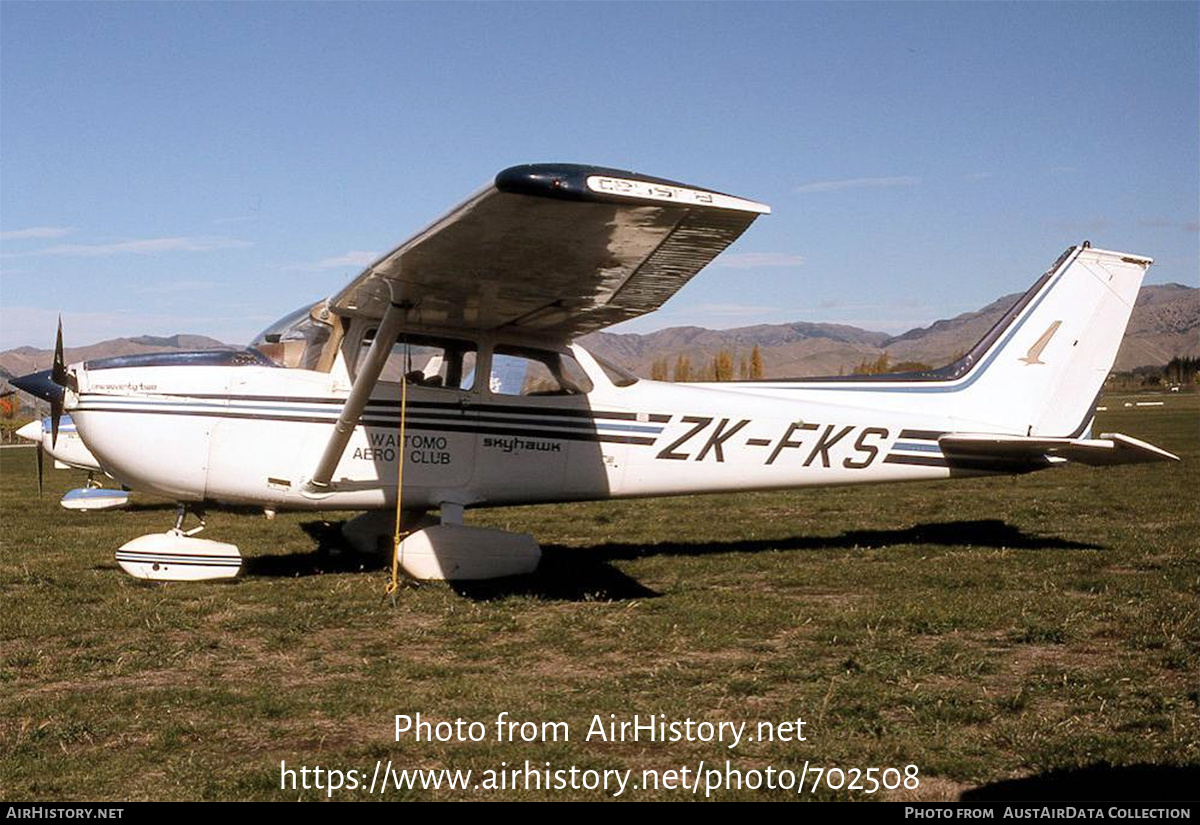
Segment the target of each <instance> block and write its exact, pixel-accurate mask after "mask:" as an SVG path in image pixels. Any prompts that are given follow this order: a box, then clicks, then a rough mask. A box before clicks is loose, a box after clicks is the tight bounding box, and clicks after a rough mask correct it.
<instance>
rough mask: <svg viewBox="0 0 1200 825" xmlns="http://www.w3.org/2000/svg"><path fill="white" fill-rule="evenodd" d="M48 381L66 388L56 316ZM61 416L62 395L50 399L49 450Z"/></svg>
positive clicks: (60, 332)
mask: <svg viewBox="0 0 1200 825" xmlns="http://www.w3.org/2000/svg"><path fill="white" fill-rule="evenodd" d="M50 380H52V381H53V382H54V383H55V384H58V386H60V387H66V386H67V365H66V364H65V363H63V344H62V316H61V315H59V316H58V334H57V335H55V336H54V367H53V368H52V370H51V372H50ZM62 414H63V394H62V393H58V394H57V395H55V396H54V397H53V398H51V399H50V449H54V448H55V447H56V446H58V421H59V419H60V418H62Z"/></svg>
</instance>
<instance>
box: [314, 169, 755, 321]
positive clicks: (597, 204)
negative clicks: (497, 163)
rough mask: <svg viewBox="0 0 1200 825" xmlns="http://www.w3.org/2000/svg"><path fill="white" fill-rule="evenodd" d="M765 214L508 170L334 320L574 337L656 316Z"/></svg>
mask: <svg viewBox="0 0 1200 825" xmlns="http://www.w3.org/2000/svg"><path fill="white" fill-rule="evenodd" d="M769 212H770V207H768V206H765V205H763V204H760V203H755V202H753V201H749V200H744V199H742V198H736V197H733V196H731V195H724V194H721V193H718V192H710V191H707V190H703V189H698V188H696V187H692V186H688V185H686V184H681V183H675V182H673V181H667V180H662V179H660V178H651V177H646V176H644V175H638V174H636V173H633V172H624V171H620V170H616V169H605V168H600V167H595V166H580V165H573V164H536V165H525V166H514V167H512V168H510V169H506V170H504V171H503V172H501V173H500V174H498V175H497V176H496V179H495V180H494V181H493V182H492V184H491V185H489V186H487V187H485V188H484V189H482V190H481V191H479V192H478V193H476V194H475V195H474V196H472V197H471V198H469V199H468V200H467V201H465V202H464V203H462V204H461V205H459V206H458V207H456V208H454V209H453V210H451V211H450V212H449V213H448V214H447V215H445V216H444V217H442V218H441V219H439V220H438V221H436V222H434V223H433V224H432V225H431V226H429V227H428V228H427V229H425V230H424V231H422V232H420V233H418V234H417V235H416V236H414V237H413V238H411V239H409V240H408V241H405V242H404V243H403V244H401V245H400V246H399V247H397V248H396V249H394V250H392V251H391V252H389V253H387V254H386V255H384V256H383V257H381V258H380V259H379V260H378V261H376V262H375V263H373V264H371V266H369V267H367V269H366V270H365V271H364V272H363V273H362V274H361V275H359V276H358V277H357V278H356V279H355V280H354V281H353V282H352V283H351V284H350V285H349V286H347V287H346V288H345V289H344V290H342V292H341V293H339V294H338V295H337V296H335V297H334V298H333V300H332V302H331V308H332V309H333V310H334V311H335V312H337V313H338V314H341V315H366V316H369V317H376V318H380V317H382V316H383V314H384V311H385V309H386V308H387V306H388V305H389V304H397V305H402V306H405V307H411V308H412V309H411V311H410V312H409V313H408V317H409V320H410V321H416V322H418V323H420V324H422V325H433V326H453V327H457V328H460V329H470V330H498V329H506V330H520V331H525V332H529V333H532V334H535V335H544V336H547V337H555V338H563V339H566V338H573V337H576V336H578V335H582V334H584V333H588V332H592V331H595V330H598V329H602V328H603V327H606V326H610V325H612V324H615V323H618V322H620V321H625V320H628V319H630V318H635V317H637V316H639V315H643V314H645V313H647V312H651V311H652V310H655V309H657V308H658V307H659V306H661V305H662V304H663V303H664V302H665V301H666V300H667V299H668V298H670V297H671V296H672V295H674V294H675V292H677V291H678V290H679V289H680V288H681V287H682V286H683V285H684V284H686V283H687V282H688V280H689V279H690V278H691V277H692V276H693V275H695V274H696V273H697V272H699V271H700V270H701V269H702V268H703V267H704V266H705V265H706V264H708V262H709V261H711V260H712V259H713V258H715V257H716V256H717V255H718V254H719V253H720V252H721V251H722V250H724V249H725V248H726V247H727V246H729V245H730V244H732V243H733V242H734V241H735V240H737V238H738V236H740V235H741V234H742V232H744V231H745V230H746V228H747V227H749V226H750V224H751V223H752V222H753V221H754V219H755V218H757V217H758V216H759V215H761V214H767V213H769Z"/></svg>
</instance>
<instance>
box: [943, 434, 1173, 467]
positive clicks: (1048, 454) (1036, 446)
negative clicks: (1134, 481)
mask: <svg viewBox="0 0 1200 825" xmlns="http://www.w3.org/2000/svg"><path fill="white" fill-rule="evenodd" d="M938 445H939V446H940V447H941V448H942V452H943V453H944V454H945V455H946V458H947V459H948V460H949V461H950V463H951V464H960V465H962V466H971V467H976V468H978V467H984V466H986V465H989V464H990V465H993V466H996V467H997V468H999V467H1001V466H1004V465H1008V466H1031V467H1035V466H1047V465H1049V464H1054V463H1058V462H1061V461H1077V462H1079V463H1080V464H1088V465H1091V466H1093V467H1104V466H1111V465H1114V464H1142V463H1146V462H1150V461H1178V460H1179V457H1178V456H1175V455H1173V454H1171V453H1169V452H1167V451H1166V450H1162V449H1159V448H1158V447H1155V446H1154V445H1152V444H1147V443H1146V442H1144V441H1139V440H1138V439H1136V438H1130V437H1129V436H1127V435H1122V434H1121V433H1103V434H1102V435H1101V436H1100V438H1039V437H1036V436H1018V435H988V434H979V435H976V434H969V433H949V434H947V435H943V436H941V437H940V438H938Z"/></svg>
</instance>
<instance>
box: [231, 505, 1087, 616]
mask: <svg viewBox="0 0 1200 825" xmlns="http://www.w3.org/2000/svg"><path fill="white" fill-rule="evenodd" d="M301 527H302V528H303V529H304V531H305V533H307V534H308V535H309V537H310V538H312V539H313V540H314V541H315V542H316V547H315V549H313V550H310V551H307V552H297V553H287V554H282V555H275V556H250V557H248V558H246V560H245V561H244V562H243V571H244V575H247V576H265V577H280V578H296V577H302V576H314V575H321V574H327V573H358V572H363V571H382V570H386V569H387V568H388V566H389V560H388V558H387V556H386V554H380V555H363V554H361V553H357V552H355V551H353V550H352V549H350V547H349V546H348V545H347V543H346V542H345V540H344V539H343V538H342V535H341V525H340V523H334V522H326V521H310V522H305V523H304V524H302V525H301ZM906 544H909V545H911V544H932V545H939V546H946V547H952V546H965V547H990V548H1011V549H1016V550H1098V549H1102V548H1100V547H1099V546H1098V545H1095V544H1089V543H1085V542H1078V541H1071V540H1069V539H1063V538H1059V537H1056V536H1039V535H1035V534H1031V533H1026V532H1024V531H1023V530H1021V528H1019V527H1016V526H1014V525H1011V524H1008V523H1007V522H1004V521H1001V520H998V519H983V520H975V521H955V522H943V523H932V524H919V525H916V526H914V527H908V528H903V529H895V530H850V531H847V532H845V533H842V534H841V535H838V536H793V537H790V538H782V539H746V540H741V541H712V542H661V543H658V544H639V543H632V542H630V543H623V542H608V543H604V544H596V545H591V546H584V547H567V546H563V545H555V544H548V545H543V547H542V562H541V565H540V566H539V567H538V569H537V571H536V572H534V573H532V574H530V575H527V576H512V577H508V578H503V579H493V580H489V581H481V582H451V587H453V588H454V590H455V592H457V593H458V594H460V595H462V596H464V597H467V598H471V599H476V600H479V601H490V600H493V599H499V598H505V597H508V596H531V597H534V598H541V599H547V600H553V601H623V600H627V599H646V598H654V597H656V596H659V595H661V594H660V593H658V592H656V591H654V590H652V589H650V588H648V587H646V586H645V585H643V584H641V583H640V582H638V581H637V580H636V579H634V578H632V577H630V576H628V575H626V574H625V573H623V572H621V571H620V570H618V569H617V568H616V567H614V566H613V565H612V564H611V562H613V561H627V560H632V559H639V558H648V557H653V556H706V555H710V554H717V553H763V552H777V551H780V550H811V551H821V550H855V549H858V550H868V549H874V548H881V547H891V546H897V545H906Z"/></svg>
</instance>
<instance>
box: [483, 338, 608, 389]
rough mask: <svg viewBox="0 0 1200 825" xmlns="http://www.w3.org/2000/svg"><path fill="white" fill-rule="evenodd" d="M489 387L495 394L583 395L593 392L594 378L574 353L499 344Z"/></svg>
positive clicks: (494, 357) (493, 360)
mask: <svg viewBox="0 0 1200 825" xmlns="http://www.w3.org/2000/svg"><path fill="white" fill-rule="evenodd" d="M488 388H489V389H490V390H491V391H492V393H493V394H495V395H528V396H539V395H540V396H547V395H583V394H584V393H588V392H591V390H592V382H591V379H589V378H588V377H587V373H585V372H584V371H583V368H582V367H580V366H579V363H578V362H577V361H576V360H575V359H574V358H572V357H571V356H570V355H566V354H564V353H560V352H548V351H544V350H534V349H525V348H523V347H508V346H498V347H496V350H495V352H493V353H492V372H491V375H490V376H488Z"/></svg>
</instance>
